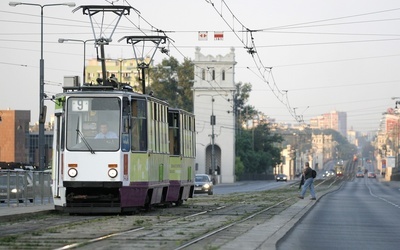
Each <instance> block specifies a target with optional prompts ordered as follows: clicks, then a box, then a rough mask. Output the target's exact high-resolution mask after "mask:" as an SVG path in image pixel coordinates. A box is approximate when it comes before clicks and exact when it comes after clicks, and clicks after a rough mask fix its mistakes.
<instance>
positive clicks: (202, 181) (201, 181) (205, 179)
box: [194, 174, 214, 195]
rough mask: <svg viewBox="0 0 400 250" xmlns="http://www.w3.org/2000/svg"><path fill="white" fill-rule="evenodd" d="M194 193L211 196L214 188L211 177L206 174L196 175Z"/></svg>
mask: <svg viewBox="0 0 400 250" xmlns="http://www.w3.org/2000/svg"><path fill="white" fill-rule="evenodd" d="M194 193H195V194H196V193H200V194H201V193H207V194H208V195H213V193H214V186H213V182H212V180H211V177H210V176H208V175H206V174H196V177H195V180H194Z"/></svg>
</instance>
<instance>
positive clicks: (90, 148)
mask: <svg viewBox="0 0 400 250" xmlns="http://www.w3.org/2000/svg"><path fill="white" fill-rule="evenodd" d="M76 134H77V135H79V137H80V138H81V139H82V141H83V143H85V145H86V147H87V148H88V149H89V151H90V153H92V154H94V153H95V152H94V150H93V148H92V147H91V146H90V144H89V142H88V141H87V140H86V138H85V136H83V134H82V132H81V131H80V130H79V129H76Z"/></svg>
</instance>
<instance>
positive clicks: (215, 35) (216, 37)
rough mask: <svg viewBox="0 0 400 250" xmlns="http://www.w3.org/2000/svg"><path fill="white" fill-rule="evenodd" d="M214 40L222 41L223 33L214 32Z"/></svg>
mask: <svg viewBox="0 0 400 250" xmlns="http://www.w3.org/2000/svg"><path fill="white" fill-rule="evenodd" d="M214 40H224V32H222V31H218V32H217V31H215V32H214Z"/></svg>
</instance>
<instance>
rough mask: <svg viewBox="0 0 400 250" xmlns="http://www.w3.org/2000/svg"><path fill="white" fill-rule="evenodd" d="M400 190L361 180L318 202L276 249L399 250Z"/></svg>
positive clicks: (370, 180) (346, 185) (356, 180)
mask: <svg viewBox="0 0 400 250" xmlns="http://www.w3.org/2000/svg"><path fill="white" fill-rule="evenodd" d="M399 232H400V190H399V189H398V188H393V187H389V186H387V185H384V184H382V183H381V182H379V181H378V180H376V179H372V178H371V179H368V178H366V177H365V178H358V179H354V180H353V181H349V182H346V183H345V184H344V185H343V186H342V188H341V189H339V190H338V191H336V192H333V193H330V194H327V195H325V196H324V197H322V198H320V199H319V200H318V203H317V204H316V206H314V207H313V208H312V209H311V210H310V211H309V212H308V213H307V214H306V216H304V217H303V218H302V219H301V220H300V221H299V223H298V224H297V225H296V226H295V227H293V228H292V229H291V231H290V232H289V233H288V234H287V235H286V236H285V237H284V238H283V239H281V241H280V242H279V243H278V245H277V249H280V250H286V249H291V250H292V249H307V250H308V249H324V250H327V249H363V250H366V249H385V250H387V249H399V246H400V237H398V236H399Z"/></svg>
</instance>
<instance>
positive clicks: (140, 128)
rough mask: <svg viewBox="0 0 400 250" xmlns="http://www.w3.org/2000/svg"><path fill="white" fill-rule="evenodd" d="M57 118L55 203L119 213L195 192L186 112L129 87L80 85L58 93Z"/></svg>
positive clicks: (67, 207)
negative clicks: (171, 107) (133, 90)
mask: <svg viewBox="0 0 400 250" xmlns="http://www.w3.org/2000/svg"><path fill="white" fill-rule="evenodd" d="M55 117H56V121H55V126H54V147H53V148H54V149H53V150H54V152H53V184H52V191H53V197H54V205H55V208H56V209H57V210H62V211H65V212H69V213H107V212H109V213H121V212H131V211H135V210H137V209H140V208H149V207H150V206H152V205H154V204H163V203H175V204H177V205H179V204H181V203H182V202H183V201H184V200H187V199H188V198H190V197H192V195H193V190H194V175H195V171H194V158H195V151H196V149H195V146H196V142H195V121H194V116H193V115H192V114H191V113H188V112H185V111H183V110H178V109H170V108H169V106H168V103H166V102H165V101H161V100H159V99H157V98H155V97H153V96H150V95H144V94H139V93H135V92H132V91H131V90H124V89H121V90H116V89H114V88H112V87H107V86H81V87H64V92H63V93H60V94H58V95H57V96H56V109H55ZM100 128H101V130H102V131H99V130H100Z"/></svg>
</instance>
